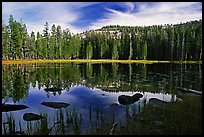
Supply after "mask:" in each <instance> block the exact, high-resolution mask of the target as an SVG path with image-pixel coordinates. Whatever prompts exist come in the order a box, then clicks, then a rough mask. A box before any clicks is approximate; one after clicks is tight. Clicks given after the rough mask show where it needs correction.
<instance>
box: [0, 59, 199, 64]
mask: <svg viewBox="0 0 204 137" xmlns="http://www.w3.org/2000/svg"><path fill="white" fill-rule="evenodd" d="M70 62H73V63H86V62H89V63H143V64H153V63H185V64H192V63H196V64H202V61H159V60H112V59H74V60H70V59H53V60H47V59H45V60H42V59H38V60H2V64H29V63H70Z"/></svg>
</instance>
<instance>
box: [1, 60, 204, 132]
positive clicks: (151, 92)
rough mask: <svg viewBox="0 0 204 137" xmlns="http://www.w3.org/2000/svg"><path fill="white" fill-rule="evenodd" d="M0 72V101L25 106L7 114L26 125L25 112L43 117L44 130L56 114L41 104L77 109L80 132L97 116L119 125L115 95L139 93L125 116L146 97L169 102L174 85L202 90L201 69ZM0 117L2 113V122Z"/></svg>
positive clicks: (62, 67) (121, 112)
mask: <svg viewBox="0 0 204 137" xmlns="http://www.w3.org/2000/svg"><path fill="white" fill-rule="evenodd" d="M2 68H3V69H2V103H6V104H21V105H26V106H28V107H29V108H27V109H24V110H19V111H15V112H9V113H11V114H13V115H14V116H15V119H16V120H19V121H21V122H22V126H26V122H25V121H23V115H24V114H25V113H28V112H29V113H35V114H40V113H47V114H48V119H49V120H48V121H49V126H50V127H51V126H52V125H53V124H54V122H56V113H59V112H58V111H57V110H56V109H55V108H50V107H47V106H44V105H42V104H41V103H42V102H64V103H67V104H70V105H69V106H68V107H67V108H62V110H63V111H68V112H71V111H73V110H74V111H77V112H78V114H79V115H81V117H82V124H81V127H82V129H85V128H87V127H88V126H90V125H91V124H98V123H100V120H99V119H100V116H104V115H105V116H107V117H109V118H110V120H112V121H122V122H124V119H125V116H126V109H127V108H126V106H125V105H123V104H121V103H120V102H119V100H118V98H119V96H121V95H126V96H133V95H134V94H136V93H140V94H142V97H141V98H139V99H138V100H136V101H135V102H133V103H132V104H130V105H129V106H128V109H129V111H128V112H130V113H129V114H130V115H133V114H135V113H139V112H140V111H142V108H143V106H144V105H145V104H147V103H148V102H149V100H150V99H151V98H158V99H160V100H164V101H166V102H170V101H172V100H173V101H174V100H175V99H176V94H178V92H179V91H178V90H177V87H178V86H181V85H182V86H184V87H186V88H191V89H196V90H200V91H202V74H201V72H202V71H201V65H192V64H190V65H180V64H177V65H176V64H151V65H145V64H116V63H113V64H111V63H107V64H91V63H81V64H73V63H67V64H65V63H60V64H59V63H58V64H57V63H56V64H38V65H37V64H29V65H3V66H2ZM195 74H196V75H195ZM198 75H199V76H198ZM58 87H60V88H61V90H58V91H56V92H55V91H48V90H46V89H47V88H58ZM64 113H65V112H64ZM6 114H7V113H5V112H2V122H4V121H5V119H6ZM17 127H18V126H17Z"/></svg>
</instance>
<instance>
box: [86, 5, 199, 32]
mask: <svg viewBox="0 0 204 137" xmlns="http://www.w3.org/2000/svg"><path fill="white" fill-rule="evenodd" d="M136 4H137V3H136ZM198 4H199V3H196V2H176V3H173V2H168V3H167V2H163V3H162V2H161V3H151V4H149V3H139V4H137V8H138V11H137V12H136V13H131V12H127V13H124V12H120V11H116V10H112V9H107V10H108V11H110V12H111V13H109V14H107V16H106V17H105V18H104V19H99V20H97V21H96V22H93V23H92V24H91V26H90V29H98V28H101V27H103V26H105V25H126V26H127V25H128V26H149V25H161V24H177V23H180V22H187V21H191V20H197V19H201V18H202V11H199V8H202V7H201V6H202V5H201V4H199V5H198ZM127 6H129V8H130V9H131V10H132V9H133V4H132V5H131V4H128V5H127Z"/></svg>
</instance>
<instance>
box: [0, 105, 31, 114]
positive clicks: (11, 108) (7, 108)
mask: <svg viewBox="0 0 204 137" xmlns="http://www.w3.org/2000/svg"><path fill="white" fill-rule="evenodd" d="M26 108H28V106H26V105H13V104H2V112H8V111H17V110H22V109H26Z"/></svg>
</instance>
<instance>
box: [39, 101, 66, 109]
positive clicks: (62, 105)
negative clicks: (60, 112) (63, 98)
mask: <svg viewBox="0 0 204 137" xmlns="http://www.w3.org/2000/svg"><path fill="white" fill-rule="evenodd" d="M41 104H42V105H44V106H47V107H51V108H57V109H60V108H66V107H68V106H69V105H70V104H68V103H64V102H42V103H41Z"/></svg>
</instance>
